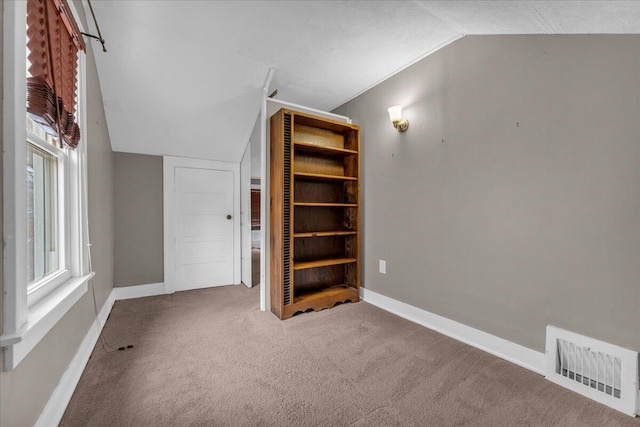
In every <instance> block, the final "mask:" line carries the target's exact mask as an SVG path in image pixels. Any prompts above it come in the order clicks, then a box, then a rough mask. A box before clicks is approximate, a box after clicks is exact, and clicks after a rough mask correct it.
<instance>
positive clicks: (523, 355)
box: [360, 288, 545, 375]
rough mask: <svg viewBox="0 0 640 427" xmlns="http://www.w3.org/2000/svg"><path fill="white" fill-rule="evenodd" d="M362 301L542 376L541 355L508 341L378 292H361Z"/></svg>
mask: <svg viewBox="0 0 640 427" xmlns="http://www.w3.org/2000/svg"><path fill="white" fill-rule="evenodd" d="M360 293H361V298H362V299H363V300H364V301H366V302H368V303H369V304H372V305H375V306H376V307H379V308H381V309H383V310H385V311H388V312H390V313H393V314H395V315H397V316H400V317H403V318H405V319H407V320H410V321H412V322H414V323H417V324H419V325H422V326H425V327H427V328H429V329H433V330H434V331H437V332H440V333H441V334H443V335H446V336H448V337H451V338H453V339H456V340H458V341H461V342H463V343H465V344H469V345H470V346H472V347H476V348H478V349H480V350H482V351H486V352H487V353H490V354H493V355H494V356H497V357H499V358H501V359H504V360H506V361H508V362H511V363H515V364H516V365H518V366H521V367H523V368H526V369H529V370H530V371H533V372H535V373H537V374H540V375H544V362H545V355H544V353H541V352H538V351H535V350H532V349H530V348H527V347H524V346H521V345H520V344H516V343H513V342H511V341H507V340H505V339H503V338H499V337H497V336H495V335H491V334H488V333H486V332H483V331H480V330H478V329H475V328H472V327H470V326H467V325H463V324H462V323H458V322H456V321H454V320H450V319H447V318H446V317H442V316H439V315H437V314H433V313H430V312H428V311H426V310H423V309H421V308H417V307H414V306H412V305H409V304H406V303H404V302H401V301H398V300H395V299H393V298H389V297H386V296H384V295H381V294H379V293H377V292H373V291H370V290H367V289H365V288H360Z"/></svg>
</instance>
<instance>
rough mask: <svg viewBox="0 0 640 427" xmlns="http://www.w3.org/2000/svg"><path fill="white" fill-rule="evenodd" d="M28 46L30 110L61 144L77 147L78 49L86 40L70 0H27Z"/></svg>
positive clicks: (32, 116)
mask: <svg viewBox="0 0 640 427" xmlns="http://www.w3.org/2000/svg"><path fill="white" fill-rule="evenodd" d="M27 50H28V52H27V55H28V56H27V57H28V60H29V69H28V77H27V113H28V114H29V115H30V116H31V118H33V119H34V120H35V121H36V122H38V123H39V124H40V125H42V126H43V127H45V129H47V131H50V132H51V133H53V134H56V135H58V137H59V139H60V144H61V145H62V144H64V145H66V146H68V147H71V148H75V147H77V146H78V142H79V141H80V128H79V127H78V124H77V119H76V114H75V113H76V97H77V89H78V51H79V50H85V44H84V40H83V39H82V35H81V33H80V29H79V28H78V25H77V23H76V22H75V19H74V18H73V15H72V13H71V10H70V9H69V5H68V3H67V0H28V1H27Z"/></svg>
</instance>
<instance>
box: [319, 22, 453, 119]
mask: <svg viewBox="0 0 640 427" xmlns="http://www.w3.org/2000/svg"><path fill="white" fill-rule="evenodd" d="M463 37H464V34H456V35H455V36H453V37H451V38H449V39H447V40H445V41H443V42H442V43H440V44H438V45H437V46H436V47H434V48H433V49H430V50H428V51H427V52H425V53H424V54H422V55H420V56H418V57H417V58H416V59H414V60H413V61H411V62H409V63H407V64H405V65H403V66H402V67H400V68H398V69H397V70H395V71H393V72H391V73H390V74H388V75H386V76H385V77H383V78H381V79H380V80H378V81H376V82H374V83H373V84H371V85H369V86H367V87H366V88H364V89H362V90H361V91H359V92H358V93H356V94H355V95H353V96H350V97H348V98H347V99H345V100H344V101H341V102H339V103H338V104H336V105H334V106H333V107H331V108H329V109H328V111H333V110H335V109H336V108H338V107H340V106H341V105H344V104H346V103H347V102H349V101H351V100H352V99H355V98H357V97H359V96H360V95H362V94H363V93H365V92H366V91H368V90H369V89H373V88H374V87H376V86H378V85H379V84H380V83H382V82H384V81H385V80H387V79H390V78H391V77H393V76H395V75H396V74H398V73H399V72H401V71H404V70H406V69H407V68H409V67H411V66H412V65H413V64H415V63H417V62H420V61H422V60H423V59H424V58H426V57H427V56H429V55H432V54H434V53H436V52H437V51H439V50H440V49H442V48H443V47H446V46H448V45H450V44H451V43H453V42H455V41H457V40H460V39H461V38H463Z"/></svg>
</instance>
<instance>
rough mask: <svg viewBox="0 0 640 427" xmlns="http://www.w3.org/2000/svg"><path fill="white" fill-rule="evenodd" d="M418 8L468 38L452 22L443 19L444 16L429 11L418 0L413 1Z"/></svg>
mask: <svg viewBox="0 0 640 427" xmlns="http://www.w3.org/2000/svg"><path fill="white" fill-rule="evenodd" d="M412 3H414V4H415V5H416V6H418V7H419V8H421V9H422V10H424V11H425V12H427V13H428V14H430V15H433V16H435V17H436V18H437V19H438V20H439V21H440V22H442V23H443V24H445V25H448V26H450V27H451V28H453V29H454V30H455V31H456V32H457V33H458V34H462V35H463V36H466V35H467V34H466V33H465V32H464V31H462V30H461V29H460V28H458V27H457V26H456V25H454V24H453V23H452V22H451V21H449V20H448V19H445V18H443V17H442V16H440V15H438V14H436V13H435V12H434V11H432V10H429V9H427V7H426V6H425V5H424V4H422V2H420V1H418V0H413V2H412Z"/></svg>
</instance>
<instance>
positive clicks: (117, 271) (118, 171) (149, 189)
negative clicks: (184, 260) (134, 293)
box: [113, 153, 164, 286]
mask: <svg viewBox="0 0 640 427" xmlns="http://www.w3.org/2000/svg"><path fill="white" fill-rule="evenodd" d="M113 166H114V173H113V191H114V203H115V204H114V207H113V210H114V214H113V215H114V221H115V245H114V272H113V276H114V277H113V279H114V284H115V286H132V285H145V284H148V283H160V282H163V281H164V248H163V228H162V220H163V219H162V216H163V215H162V157H160V156H148V155H144V154H129V153H114V163H113Z"/></svg>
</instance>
